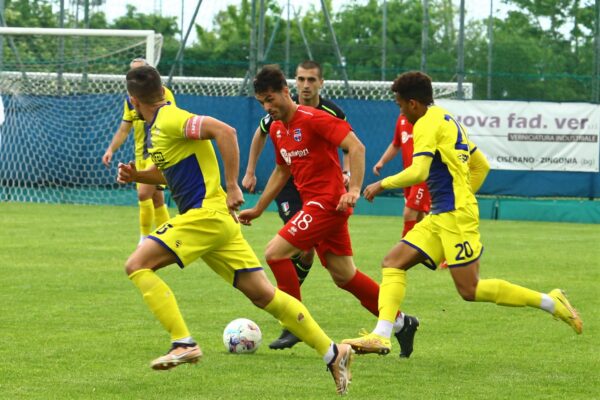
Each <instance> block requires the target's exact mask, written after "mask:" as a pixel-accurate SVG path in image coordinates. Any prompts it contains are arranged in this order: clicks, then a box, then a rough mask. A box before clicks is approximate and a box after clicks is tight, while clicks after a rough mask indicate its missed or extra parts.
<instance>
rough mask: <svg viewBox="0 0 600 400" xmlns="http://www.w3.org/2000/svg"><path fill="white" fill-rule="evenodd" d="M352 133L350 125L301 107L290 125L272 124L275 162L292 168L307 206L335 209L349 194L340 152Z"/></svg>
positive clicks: (325, 114) (317, 111)
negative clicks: (313, 205) (343, 174)
mask: <svg viewBox="0 0 600 400" xmlns="http://www.w3.org/2000/svg"><path fill="white" fill-rule="evenodd" d="M350 131H352V127H351V126H350V124H349V123H348V122H346V121H344V120H341V119H339V118H336V117H333V116H332V115H331V114H329V113H327V112H325V111H321V110H317V109H315V108H312V107H306V106H302V105H300V106H298V109H297V110H296V112H295V113H294V115H293V117H292V120H291V121H290V122H289V123H287V124H286V123H283V122H282V121H274V122H273V124H271V128H270V129H269V134H270V135H271V140H272V141H273V145H274V147H275V161H276V162H277V164H280V165H284V164H285V165H288V166H289V167H290V170H291V172H292V176H293V177H294V183H295V184H296V187H297V188H298V192H300V197H302V202H303V203H304V204H306V203H307V202H310V201H314V202H317V203H319V204H320V205H322V206H323V207H326V208H327V209H335V208H336V206H337V204H338V202H339V200H340V197H341V196H342V194H344V193H346V188H345V187H344V180H343V178H342V169H341V167H340V161H339V157H338V151H337V149H338V147H339V145H340V143H341V142H342V141H343V140H344V138H345V137H346V136H347V135H348V133H350Z"/></svg>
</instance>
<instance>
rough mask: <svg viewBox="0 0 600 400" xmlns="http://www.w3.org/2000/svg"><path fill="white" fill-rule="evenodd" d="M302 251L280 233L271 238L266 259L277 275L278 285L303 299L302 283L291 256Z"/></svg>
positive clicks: (288, 292) (266, 251)
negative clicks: (301, 293)
mask: <svg viewBox="0 0 600 400" xmlns="http://www.w3.org/2000/svg"><path fill="white" fill-rule="evenodd" d="M300 251H301V250H300V249H299V248H297V247H295V246H294V245H293V244H291V243H290V242H288V241H287V240H286V239H284V238H283V237H281V236H280V235H279V234H277V235H275V237H274V238H273V239H271V241H270V242H269V243H268V244H267V248H266V250H265V259H266V261H267V264H269V267H271V271H272V272H273V275H274V276H275V280H276V281H277V287H278V288H279V289H281V290H283V291H284V292H286V293H287V294H289V295H291V296H293V297H295V298H296V299H298V300H302V298H301V295H300V283H299V282H298V276H297V275H296V270H295V269H294V265H293V263H292V261H291V259H290V258H291V257H292V256H293V255H294V254H298V253H299V252H300Z"/></svg>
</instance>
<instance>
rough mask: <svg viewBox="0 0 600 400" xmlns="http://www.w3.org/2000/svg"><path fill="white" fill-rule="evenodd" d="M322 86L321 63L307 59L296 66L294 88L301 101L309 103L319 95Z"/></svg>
mask: <svg viewBox="0 0 600 400" xmlns="http://www.w3.org/2000/svg"><path fill="white" fill-rule="evenodd" d="M322 87H323V70H322V69H321V64H319V63H318V62H316V61H312V60H307V61H303V62H301V63H300V64H298V67H296V88H297V89H298V97H299V98H300V100H301V103H310V102H313V101H315V100H316V99H317V98H318V97H319V91H320V90H321V88H322Z"/></svg>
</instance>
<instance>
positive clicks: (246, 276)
mask: <svg viewBox="0 0 600 400" xmlns="http://www.w3.org/2000/svg"><path fill="white" fill-rule="evenodd" d="M236 287H237V288H238V289H239V290H240V291H241V292H243V293H244V294H245V295H246V297H248V298H249V299H250V300H251V301H252V302H253V303H254V304H255V305H256V306H257V307H259V308H262V309H264V310H265V311H267V312H268V313H269V314H271V315H272V316H273V317H275V318H276V319H278V320H279V321H281V323H282V324H283V325H284V326H286V327H287V328H288V329H289V330H290V331H291V332H292V333H293V334H294V335H295V336H297V337H298V338H300V339H301V340H302V341H303V342H304V343H306V344H307V345H309V346H310V347H312V348H314V349H315V350H316V351H317V352H318V353H319V355H320V356H321V357H322V358H323V361H324V362H325V364H326V365H327V368H328V369H329V371H331V374H332V376H333V379H334V381H335V384H336V390H337V392H338V394H345V393H346V392H347V390H348V383H349V381H350V379H351V372H350V363H351V360H352V350H351V348H350V346H348V345H344V344H337V345H336V344H335V343H334V342H333V341H332V340H331V339H330V338H329V336H327V334H326V333H325V332H324V331H323V330H322V329H321V327H320V326H319V324H317V322H316V321H315V320H314V319H313V317H312V316H311V314H310V312H309V311H308V309H307V308H306V307H305V306H304V305H303V304H302V303H301V302H300V301H298V300H297V299H295V298H294V297H292V296H290V295H288V294H287V293H285V292H283V291H281V290H279V289H276V288H274V287H273V285H271V283H270V282H269V280H268V279H267V277H266V275H265V273H264V271H262V270H261V271H252V272H242V273H240V274H238V277H237V282H236Z"/></svg>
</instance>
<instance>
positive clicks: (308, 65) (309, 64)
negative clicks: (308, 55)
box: [296, 60, 323, 79]
mask: <svg viewBox="0 0 600 400" xmlns="http://www.w3.org/2000/svg"><path fill="white" fill-rule="evenodd" d="M298 68H302V69H317V70H319V78H321V79H323V68H321V64H319V63H318V62H316V61H314V60H305V61H302V62H301V63H300V64H298V66H297V67H296V69H298Z"/></svg>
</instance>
